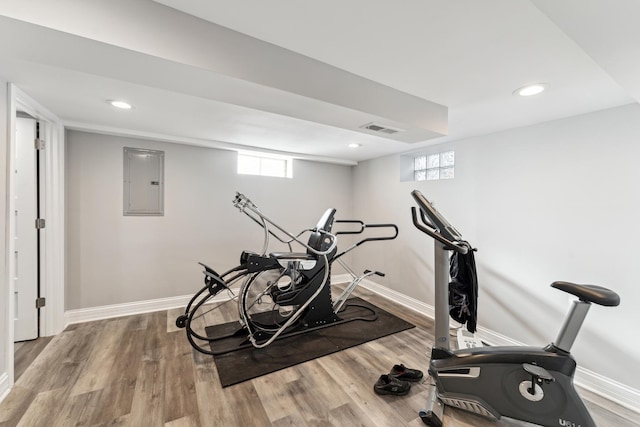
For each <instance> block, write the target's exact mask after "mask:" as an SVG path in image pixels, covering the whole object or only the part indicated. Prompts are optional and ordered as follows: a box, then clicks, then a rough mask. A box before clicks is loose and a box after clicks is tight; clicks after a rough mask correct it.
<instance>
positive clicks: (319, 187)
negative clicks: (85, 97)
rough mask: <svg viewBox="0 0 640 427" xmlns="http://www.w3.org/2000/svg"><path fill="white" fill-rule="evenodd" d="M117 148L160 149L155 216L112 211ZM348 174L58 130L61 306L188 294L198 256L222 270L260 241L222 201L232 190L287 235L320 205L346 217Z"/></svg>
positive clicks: (118, 190)
mask: <svg viewBox="0 0 640 427" xmlns="http://www.w3.org/2000/svg"><path fill="white" fill-rule="evenodd" d="M125 146H127V147H137V148H147V149H154V150H162V151H164V152H165V214H164V216H162V217H132V216H123V215H122V202H123V201H122V199H123V195H122V191H123V184H122V169H123V147H125ZM351 180H352V167H349V166H339V165H330V164H323V163H316V162H308V161H301V160H300V161H298V160H296V161H294V164H293V179H284V178H269V177H256V176H242V175H238V174H237V173H236V153H235V152H233V151H224V150H217V149H210V148H201V147H192V146H186V145H179V144H170V143H161V142H154V141H147V140H140V139H130V138H121V137H113V136H106V135H99V134H92V133H85V132H76V131H68V132H67V152H66V185H67V187H66V210H67V218H66V230H67V232H66V237H67V249H66V254H67V257H66V259H67V265H66V268H67V280H66V309H67V310H71V309H80V308H89V307H97V306H104V305H109V304H120V303H126V302H135V301H145V300H150V299H156V298H164V297H172V296H179V295H188V294H192V293H194V292H195V291H196V290H198V289H199V288H200V287H201V286H202V273H201V271H202V268H201V267H200V266H199V265H197V262H198V261H201V262H204V263H206V264H208V265H210V266H211V267H212V268H214V269H216V270H217V271H218V272H220V273H222V272H224V271H226V270H227V269H229V268H231V267H235V266H236V265H238V260H239V256H240V253H241V251H242V250H245V249H249V250H254V251H260V250H261V249H262V229H261V228H259V226H258V225H256V224H255V223H254V222H253V221H251V220H250V219H249V218H248V217H246V216H245V215H244V214H241V213H240V212H239V211H238V210H237V209H235V208H234V207H233V205H232V200H233V198H234V196H235V192H236V191H240V192H242V193H244V194H245V195H246V196H247V197H249V198H250V199H251V200H252V201H253V202H254V203H256V204H257V205H258V207H259V208H260V209H261V210H262V211H263V213H265V214H266V215H267V216H268V217H270V218H271V219H272V220H274V221H275V222H276V223H277V224H279V225H282V226H284V227H285V228H287V229H288V230H290V231H292V232H295V233H297V232H299V231H301V230H302V229H304V228H310V227H313V226H315V224H316V222H317V220H318V219H319V218H320V216H321V214H322V213H323V212H324V211H325V209H327V208H329V207H334V208H336V209H337V210H338V214H337V217H338V218H346V219H351V197H350V196H351V193H350V188H351V187H350V183H351ZM272 240H273V239H272ZM279 249H282V248H279ZM299 249H300V248H298V250H299Z"/></svg>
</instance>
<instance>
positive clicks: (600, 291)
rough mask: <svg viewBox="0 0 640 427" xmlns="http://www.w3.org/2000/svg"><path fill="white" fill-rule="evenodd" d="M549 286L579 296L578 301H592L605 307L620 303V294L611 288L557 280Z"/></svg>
mask: <svg viewBox="0 0 640 427" xmlns="http://www.w3.org/2000/svg"><path fill="white" fill-rule="evenodd" d="M551 287H553V288H556V289H560V290H561V291H564V292H567V293H570V294H572V295H575V296H577V297H578V298H580V301H585V302H592V303H595V304H598V305H603V306H605V307H615V306H617V305H618V304H620V296H619V295H618V294H617V293H615V292H614V291H612V290H611V289H607V288H604V287H602V286H597V285H578V284H577V283H571V282H563V281H557V282H553V283H552V284H551Z"/></svg>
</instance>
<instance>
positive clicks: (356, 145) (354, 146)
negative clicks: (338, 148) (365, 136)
mask: <svg viewBox="0 0 640 427" xmlns="http://www.w3.org/2000/svg"><path fill="white" fill-rule="evenodd" d="M358 147H361V145H360V144H356V143H354V142H352V143H351V144H349V148H358Z"/></svg>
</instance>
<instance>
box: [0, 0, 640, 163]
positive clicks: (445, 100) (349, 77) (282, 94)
mask: <svg viewBox="0 0 640 427" xmlns="http://www.w3.org/2000/svg"><path fill="white" fill-rule="evenodd" d="M638 16H640V2H637V1H636V0H616V2H610V1H606V0H563V1H561V2H559V1H557V0H484V1H482V2H479V1H477V0H459V1H455V2H442V1H435V0H404V1H402V2H398V1H392V0H349V1H348V2H345V1H344V0H324V1H322V2H301V1H299V0H271V1H269V2H265V1H263V0H244V1H233V2H231V1H228V0H227V1H222V0H155V1H154V0H93V1H91V2H83V1H78V0H58V1H56V2H51V1H47V0H31V1H29V2H25V1H0V76H2V77H3V78H5V79H7V80H9V81H10V82H13V83H15V84H16V85H17V86H18V87H19V88H20V89H21V90H23V91H24V92H25V93H27V94H28V95H30V96H31V97H32V98H34V99H35V100H36V101H38V102H39V103H40V104H42V105H43V106H45V107H46V108H47V109H49V110H50V111H51V112H53V113H54V114H56V115H57V116H58V117H59V118H60V119H61V120H62V121H63V122H64V123H65V125H66V126H67V127H68V128H71V129H79V130H91V131H98V132H104V133H110V134H118V135H131V136H138V137H143V138H154V139H159V140H167V141H175V142H180V143H188V144H195V145H201V146H211V147H221V148H231V149H241V148H259V149H263V150H268V151H272V152H279V153H286V154H294V155H296V156H298V157H301V158H309V159H316V160H321V161H331V162H336V163H344V164H355V163H356V162H358V161H362V160H366V159H371V158H375V157H379V156H384V155H388V154H393V153H405V152H412V151H419V150H421V149H424V148H425V147H426V146H428V145H431V144H434V143H440V142H445V141H449V140H457V139H462V138H468V137H471V136H475V135H484V134H489V133H493V132H499V131H502V130H506V129H510V128H516V127H522V126H529V125H533V124H536V123H541V122H545V121H549V120H555V119H559V118H564V117H569V116H574V115H578V114H583V113H588V112H592V111H597V110H602V109H606V108H611V107H615V106H619V105H624V104H628V103H632V102H638V101H639V100H640V26H638V25H637V23H636V22H635V20H636V18H637V17H638ZM531 83H545V84H546V87H547V89H546V90H545V92H543V93H542V94H539V95H535V96H532V97H528V98H524V97H519V96H515V95H513V92H514V90H515V89H517V88H519V87H522V86H524V85H527V84H531ZM110 99H125V100H127V101H129V102H131V103H132V104H133V105H134V109H132V110H129V111H120V110H115V109H114V108H113V107H111V106H109V105H108V104H107V102H106V101H107V100H110ZM371 123H375V124H378V125H382V126H384V127H386V128H389V129H392V130H396V131H398V132H396V133H393V134H384V133H379V132H373V131H370V130H367V129H364V128H362V126H364V125H367V124H371ZM350 143H356V144H359V145H360V147H358V148H349V147H348V144H350Z"/></svg>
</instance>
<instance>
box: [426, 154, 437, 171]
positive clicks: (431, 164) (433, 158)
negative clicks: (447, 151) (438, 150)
mask: <svg viewBox="0 0 640 427" xmlns="http://www.w3.org/2000/svg"><path fill="white" fill-rule="evenodd" d="M439 166H440V154H431V155H429V156H428V157H427V169H431V168H437V167H439Z"/></svg>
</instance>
